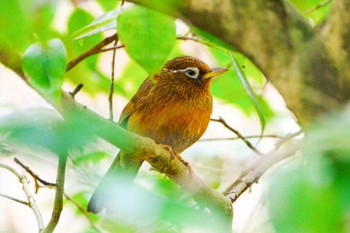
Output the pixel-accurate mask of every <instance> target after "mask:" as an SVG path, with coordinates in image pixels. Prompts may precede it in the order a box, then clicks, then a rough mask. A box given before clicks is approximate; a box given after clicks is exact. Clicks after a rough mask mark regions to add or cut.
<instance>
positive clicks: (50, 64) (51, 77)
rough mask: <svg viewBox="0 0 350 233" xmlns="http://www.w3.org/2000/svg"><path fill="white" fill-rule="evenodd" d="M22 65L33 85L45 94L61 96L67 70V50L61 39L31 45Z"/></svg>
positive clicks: (55, 96)
mask: <svg viewBox="0 0 350 233" xmlns="http://www.w3.org/2000/svg"><path fill="white" fill-rule="evenodd" d="M22 65H23V70H24V73H25V74H26V75H27V76H28V77H29V80H28V81H29V82H30V84H31V85H33V86H34V87H35V88H36V89H38V90H39V91H41V92H42V93H44V94H48V95H52V97H54V98H57V97H59V95H60V90H61V86H62V84H63V76H64V74H65V71H66V51H65V48H64V45H63V43H62V41H61V40H59V39H53V40H50V41H48V42H47V43H46V44H39V43H36V44H33V45H31V46H30V47H29V48H28V49H27V50H26V51H25V53H24V57H23V63H22Z"/></svg>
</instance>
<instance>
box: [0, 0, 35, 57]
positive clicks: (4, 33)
mask: <svg viewBox="0 0 350 233" xmlns="http://www.w3.org/2000/svg"><path fill="white" fill-rule="evenodd" d="M0 15H1V19H0V49H1V48H6V47H7V46H12V47H13V48H16V49H19V50H20V51H24V49H25V48H26V47H27V46H28V45H29V43H30V42H29V41H30V38H29V35H30V24H29V22H28V19H27V18H26V17H25V14H24V12H23V11H22V9H21V5H20V1H18V0H2V1H1V7H0Z"/></svg>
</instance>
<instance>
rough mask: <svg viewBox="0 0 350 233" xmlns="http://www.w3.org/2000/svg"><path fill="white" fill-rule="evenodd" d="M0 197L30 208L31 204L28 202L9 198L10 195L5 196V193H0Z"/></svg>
mask: <svg viewBox="0 0 350 233" xmlns="http://www.w3.org/2000/svg"><path fill="white" fill-rule="evenodd" d="M0 197H4V198H7V199H10V200H12V201H15V202H18V203H21V204H23V205H26V206H29V202H27V201H22V200H20V199H17V198H15V197H11V196H8V195H6V194H3V193H0Z"/></svg>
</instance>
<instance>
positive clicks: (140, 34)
mask: <svg viewBox="0 0 350 233" xmlns="http://www.w3.org/2000/svg"><path fill="white" fill-rule="evenodd" d="M117 24H118V35H119V39H120V40H121V42H122V43H123V44H124V45H125V50H126V52H127V53H128V54H129V56H130V57H131V58H132V59H133V60H135V61H136V62H137V63H139V64H140V65H141V67H143V68H144V69H145V70H146V71H147V72H148V73H150V74H153V73H155V72H157V71H159V70H160V69H161V68H162V66H163V65H164V63H165V61H166V60H167V58H168V55H169V54H170V52H171V50H172V49H173V47H174V45H175V40H176V28H175V21H174V19H172V18H169V17H168V16H165V15H163V14H161V13H157V12H155V11H152V10H149V9H146V8H142V7H139V6H134V7H129V8H126V9H125V10H124V11H122V12H121V13H120V15H119V17H118V18H117Z"/></svg>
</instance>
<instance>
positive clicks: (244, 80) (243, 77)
mask: <svg viewBox="0 0 350 233" xmlns="http://www.w3.org/2000/svg"><path fill="white" fill-rule="evenodd" d="M229 55H230V57H231V62H232V65H233V67H234V69H235V71H236V73H237V75H238V78H239V80H240V81H241V83H242V85H243V87H244V89H245V90H246V92H247V94H248V95H249V98H250V99H251V101H252V102H253V105H254V107H255V109H256V111H257V113H258V116H259V120H260V125H261V135H262V134H263V133H264V130H265V117H264V113H263V111H262V109H261V106H260V103H259V101H258V98H257V96H256V95H255V92H254V90H253V88H252V86H251V85H250V83H249V81H248V79H247V77H246V75H245V74H244V72H243V70H242V68H241V66H240V65H239V64H238V62H237V61H236V58H235V57H234V56H233V55H232V53H231V52H230V51H229Z"/></svg>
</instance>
